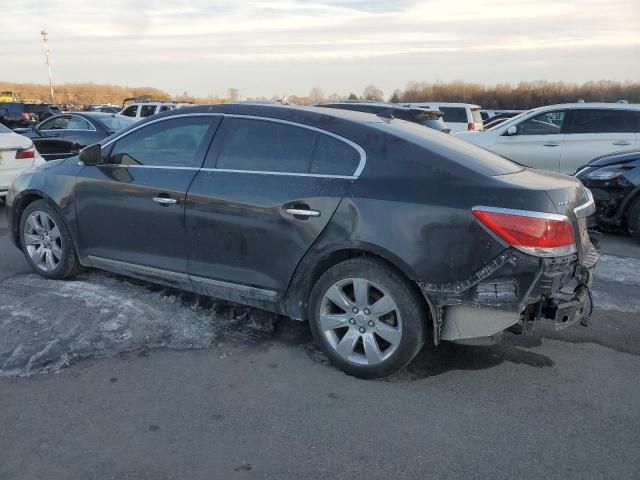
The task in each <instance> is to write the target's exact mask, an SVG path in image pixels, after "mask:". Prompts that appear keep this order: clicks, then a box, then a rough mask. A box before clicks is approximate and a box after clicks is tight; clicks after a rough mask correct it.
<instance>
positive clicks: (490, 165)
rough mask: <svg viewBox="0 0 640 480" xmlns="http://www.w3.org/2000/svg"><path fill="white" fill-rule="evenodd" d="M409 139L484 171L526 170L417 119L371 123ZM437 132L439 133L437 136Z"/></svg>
mask: <svg viewBox="0 0 640 480" xmlns="http://www.w3.org/2000/svg"><path fill="white" fill-rule="evenodd" d="M371 126H373V127H375V128H380V129H382V130H384V131H386V132H387V133H390V134H392V135H395V136H397V137H399V138H402V139H403V140H405V141H408V142H411V143H413V144H415V145H418V146H421V147H423V148H424V149H425V151H427V152H433V153H436V154H438V155H440V156H442V157H444V158H447V159H448V160H450V161H452V162H455V163H458V164H460V165H461V166H463V167H466V168H469V169H470V170H473V171H474V172H477V173H479V174H481V175H506V174H509V173H515V172H519V171H521V170H523V168H522V166H521V165H518V164H517V163H514V162H512V161H511V160H508V159H506V158H504V157H501V156H500V155H496V154H495V153H492V152H490V151H489V150H485V149H484V148H480V147H477V146H475V145H473V144H472V143H470V142H466V141H464V140H461V139H459V138H456V137H455V136H453V135H440V134H437V133H435V132H433V130H432V129H430V128H424V127H423V126H421V125H417V124H415V123H410V122H403V121H402V120H400V121H393V122H391V123H380V124H371ZM436 135H437V136H436Z"/></svg>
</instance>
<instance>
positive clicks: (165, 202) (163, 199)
mask: <svg viewBox="0 0 640 480" xmlns="http://www.w3.org/2000/svg"><path fill="white" fill-rule="evenodd" d="M153 201H154V202H156V203H159V204H160V205H174V204H176V203H178V201H177V200H176V199H175V198H168V197H153Z"/></svg>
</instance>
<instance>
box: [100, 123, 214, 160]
mask: <svg viewBox="0 0 640 480" xmlns="http://www.w3.org/2000/svg"><path fill="white" fill-rule="evenodd" d="M217 121H218V120H217V119H216V120H214V119H212V118H210V117H196V118H175V119H170V120H165V121H162V122H158V123H153V124H151V125H149V126H146V127H144V128H141V129H140V130H137V131H135V132H133V133H130V134H129V135H126V136H125V137H123V138H122V139H120V140H118V141H117V142H116V144H115V145H114V147H113V150H112V152H111V159H110V163H113V164H116V165H149V166H159V167H200V160H201V155H200V154H199V152H200V149H201V147H204V143H205V139H206V138H208V136H207V132H208V131H209V128H211V126H212V122H217Z"/></svg>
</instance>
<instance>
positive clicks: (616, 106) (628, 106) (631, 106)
mask: <svg viewBox="0 0 640 480" xmlns="http://www.w3.org/2000/svg"><path fill="white" fill-rule="evenodd" d="M584 108H607V109H613V110H640V104H638V103H607V102H576V103H558V104H555V105H545V106H543V107H536V108H532V109H531V110H529V111H534V110H535V111H543V110H547V109H550V110H558V109H584Z"/></svg>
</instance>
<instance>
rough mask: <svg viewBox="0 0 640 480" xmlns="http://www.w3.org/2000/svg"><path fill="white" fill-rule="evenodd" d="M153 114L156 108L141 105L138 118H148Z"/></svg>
mask: <svg viewBox="0 0 640 480" xmlns="http://www.w3.org/2000/svg"><path fill="white" fill-rule="evenodd" d="M154 113H156V106H155V105H142V107H140V116H141V117H150V116H151V115H153V114H154Z"/></svg>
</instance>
